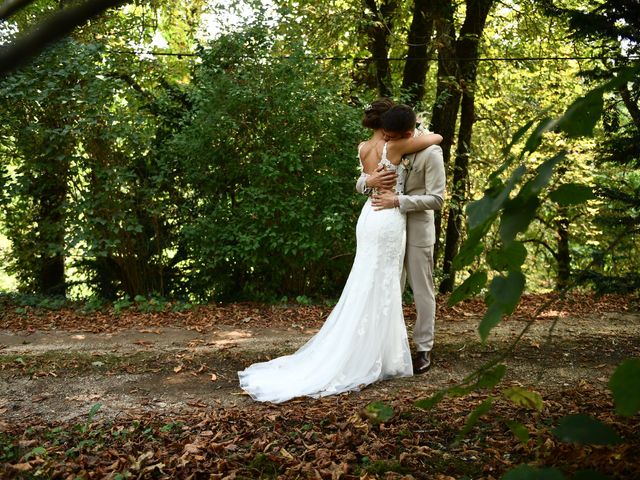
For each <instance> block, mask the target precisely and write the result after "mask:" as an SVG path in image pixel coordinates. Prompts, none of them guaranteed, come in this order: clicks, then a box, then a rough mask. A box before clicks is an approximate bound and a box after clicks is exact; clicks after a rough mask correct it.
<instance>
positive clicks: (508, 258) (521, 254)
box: [487, 241, 527, 272]
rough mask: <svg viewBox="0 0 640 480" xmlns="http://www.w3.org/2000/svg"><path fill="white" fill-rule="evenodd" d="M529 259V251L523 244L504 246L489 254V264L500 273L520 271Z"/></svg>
mask: <svg viewBox="0 0 640 480" xmlns="http://www.w3.org/2000/svg"><path fill="white" fill-rule="evenodd" d="M526 259H527V249H526V247H525V246H524V245H523V244H522V242H517V241H514V242H511V244H510V245H509V246H504V245H503V246H502V247H501V248H496V249H494V250H491V251H490V252H489V253H488V254H487V262H488V263H489V265H490V266H491V268H493V269H494V270H497V271H499V272H504V271H507V270H509V271H513V270H518V269H519V268H520V266H521V265H522V264H523V263H524V261H525V260H526Z"/></svg>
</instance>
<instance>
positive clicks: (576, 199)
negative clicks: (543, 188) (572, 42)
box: [549, 183, 595, 205]
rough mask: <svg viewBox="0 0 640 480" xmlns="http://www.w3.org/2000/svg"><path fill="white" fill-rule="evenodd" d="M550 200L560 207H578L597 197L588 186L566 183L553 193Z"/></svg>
mask: <svg viewBox="0 0 640 480" xmlns="http://www.w3.org/2000/svg"><path fill="white" fill-rule="evenodd" d="M549 198H550V199H551V200H553V201H554V202H556V203H558V204H559V205H578V204H580V203H584V202H586V201H587V200H591V199H592V198H595V195H594V194H593V190H592V189H591V187H589V186H587V185H581V184H579V183H565V184H564V185H560V186H559V187H558V188H556V189H555V190H554V191H553V192H551V193H550V194H549Z"/></svg>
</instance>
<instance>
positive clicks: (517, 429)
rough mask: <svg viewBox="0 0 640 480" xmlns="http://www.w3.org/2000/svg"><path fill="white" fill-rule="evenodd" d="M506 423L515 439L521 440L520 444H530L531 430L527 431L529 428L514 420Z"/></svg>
mask: <svg viewBox="0 0 640 480" xmlns="http://www.w3.org/2000/svg"><path fill="white" fill-rule="evenodd" d="M505 423H506V425H507V427H509V430H511V433H513V434H514V435H515V437H516V438H517V439H518V440H520V443H522V444H523V445H526V444H527V443H528V442H529V430H528V429H527V427H525V426H524V425H523V424H521V423H520V422H516V421H513V420H506V421H505Z"/></svg>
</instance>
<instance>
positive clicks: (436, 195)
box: [399, 145, 447, 247]
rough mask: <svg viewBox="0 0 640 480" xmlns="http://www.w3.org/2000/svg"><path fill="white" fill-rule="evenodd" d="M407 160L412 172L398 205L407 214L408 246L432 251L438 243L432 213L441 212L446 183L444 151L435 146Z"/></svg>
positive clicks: (412, 155)
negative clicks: (432, 247)
mask: <svg viewBox="0 0 640 480" xmlns="http://www.w3.org/2000/svg"><path fill="white" fill-rule="evenodd" d="M406 158H407V159H408V160H409V172H408V174H407V179H406V182H405V187H404V195H400V197H399V201H400V211H401V212H403V213H406V214H407V244H409V245H414V246H416V247H431V246H433V245H434V244H435V242H436V230H435V224H434V218H433V217H434V215H433V211H434V210H440V209H441V208H442V204H443V203H444V196H445V187H446V183H447V182H446V177H445V172H444V162H443V159H442V148H440V146H439V145H432V146H430V147H428V148H426V149H424V150H421V151H419V152H417V153H413V154H411V155H407V156H406Z"/></svg>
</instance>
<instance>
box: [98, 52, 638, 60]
mask: <svg viewBox="0 0 640 480" xmlns="http://www.w3.org/2000/svg"><path fill="white" fill-rule="evenodd" d="M110 52H111V53H120V54H124V55H138V56H154V57H161V56H168V57H177V58H179V59H180V58H183V57H197V56H199V55H198V54H197V53H193V52H158V51H154V50H149V51H136V50H110ZM221 58H228V59H230V60H232V59H233V60H241V59H263V60H290V59H297V58H300V57H297V56H291V55H277V56H270V57H251V56H249V55H230V56H228V57H227V56H225V57H221ZM307 58H311V59H313V60H327V61H341V62H357V63H366V62H373V61H378V60H388V61H396V62H404V61H407V60H428V61H437V60H438V57H411V58H410V59H409V58H407V57H387V58H381V57H332V56H311V55H308V56H307ZM451 60H456V61H459V62H470V61H477V62H525V61H526V62H546V61H555V62H558V61H566V60H640V55H630V56H628V57H624V56H618V57H614V56H610V55H594V56H581V57H579V56H573V57H562V56H548V57H478V58H473V57H468V58H467V57H459V58H456V57H453V58H451Z"/></svg>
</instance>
